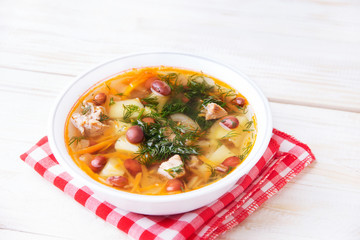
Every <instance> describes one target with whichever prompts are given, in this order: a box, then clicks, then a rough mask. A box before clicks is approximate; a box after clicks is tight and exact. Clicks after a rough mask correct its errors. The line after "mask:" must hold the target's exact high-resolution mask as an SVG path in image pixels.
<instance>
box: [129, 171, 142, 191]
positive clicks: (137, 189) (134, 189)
mask: <svg viewBox="0 0 360 240" xmlns="http://www.w3.org/2000/svg"><path fill="white" fill-rule="evenodd" d="M141 177H142V173H141V172H140V173H138V174H136V177H135V181H134V186H133V188H132V189H131V192H135V191H136V192H138V191H139V185H140V181H141Z"/></svg>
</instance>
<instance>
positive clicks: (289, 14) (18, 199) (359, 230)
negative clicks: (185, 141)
mask: <svg viewBox="0 0 360 240" xmlns="http://www.w3.org/2000/svg"><path fill="white" fill-rule="evenodd" d="M156 50H161V51H185V52H191V53H195V54H200V55H206V56H210V57H213V58H217V59H220V60H222V61H224V62H226V63H230V64H232V65H234V66H235V67H238V68H239V69H240V70H241V71H243V72H244V73H246V74H247V75H249V76H250V77H251V78H252V79H253V80H254V81H255V82H256V83H257V84H258V85H259V86H260V87H261V89H262V90H263V91H264V92H265V94H266V96H267V97H268V98H269V100H270V101H271V107H272V111H273V115H274V124H275V127H276V128H278V129H280V130H283V131H286V132H288V133H289V134H292V135H294V136H296V137H297V138H298V139H299V140H301V141H303V142H305V143H307V144H308V145H309V146H310V147H311V149H312V150H313V152H314V154H315V155H316V157H317V161H316V162H315V163H314V164H312V165H311V166H309V167H308V168H307V169H305V170H304V171H303V172H302V173H301V174H300V175H298V176H297V177H296V178H295V179H294V180H292V181H291V182H290V183H289V184H287V185H286V187H285V188H284V189H283V190H281V191H280V192H279V193H278V194H277V195H276V196H274V197H273V198H272V199H270V200H269V201H267V202H266V203H265V204H264V205H263V206H262V207H261V208H260V209H259V210H257V211H256V212H255V213H254V214H253V215H251V216H250V217H249V218H248V219H246V220H245V221H244V222H243V223H242V224H240V225H239V226H237V227H236V228H234V229H233V230H231V231H229V232H227V233H225V234H223V235H222V236H220V237H219V239H247V240H254V239H269V240H288V239H291V240H292V239H295V240H304V239H326V240H329V239H344V240H349V239H351V240H352V239H354V240H358V239H360V219H359V218H360V150H359V149H360V2H359V1H357V0H352V1H351V0H287V1H286V0H271V1H270V0H259V1H255V0H248V1H236V0H225V1H214V0H212V1H205V0H200V1H199V0H198V1H190V0H185V1H165V0H155V1H145V0H138V1H119V0H118V1H116V0H102V1H100V0H98V1H95V0H94V1H92V0H79V1H60V0H54V1H46V0H32V1H26V0H1V1H0V109H1V118H0V119H1V120H0V121H1V124H0V132H1V135H0V153H1V157H0V166H1V167H0V239H40V240H50V239H51V240H52V239H89V240H90V239H128V237H127V236H126V235H125V234H123V233H122V232H120V231H119V230H118V229H116V228H114V227H113V226H111V225H109V224H107V223H105V222H104V221H103V220H101V219H100V218H97V217H95V216H94V214H93V213H91V212H89V211H87V210H86V209H85V208H83V207H82V206H80V205H79V204H77V203H76V202H75V201H74V200H72V199H71V198H69V197H68V196H66V195H65V194H63V193H62V192H61V191H59V190H58V189H56V188H55V187H53V186H51V184H50V183H48V182H46V181H45V180H44V179H42V178H41V177H40V176H39V175H38V174H36V173H35V172H34V171H33V170H32V169H31V168H29V167H28V166H27V165H26V164H24V163H23V162H22V161H21V160H20V159H19V155H20V154H21V153H23V152H24V151H26V150H27V149H28V148H29V147H30V146H32V145H33V144H34V143H35V142H36V141H37V140H39V139H40V138H41V137H42V136H44V135H46V125H47V117H48V113H49V110H50V109H51V107H52V105H53V103H54V101H55V98H56V96H57V95H58V94H59V93H60V92H61V91H62V90H63V89H64V87H65V86H66V85H67V84H69V83H70V82H71V81H72V80H73V79H74V77H75V76H76V75H78V74H80V73H81V72H83V71H85V70H87V69H89V68H90V67H92V66H93V65H94V64H97V63H100V62H102V61H105V60H108V59H109V58H113V57H116V56H118V55H121V54H128V53H132V52H139V51H156Z"/></svg>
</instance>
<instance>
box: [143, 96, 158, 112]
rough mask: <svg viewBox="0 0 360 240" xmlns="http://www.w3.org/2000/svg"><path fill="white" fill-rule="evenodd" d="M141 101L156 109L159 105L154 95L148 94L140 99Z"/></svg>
mask: <svg viewBox="0 0 360 240" xmlns="http://www.w3.org/2000/svg"><path fill="white" fill-rule="evenodd" d="M141 100H142V101H143V103H144V104H145V105H146V106H147V107H149V108H152V109H154V110H156V108H157V106H158V105H159V102H158V98H157V97H156V96H151V95H149V96H148V97H146V98H143V99H141Z"/></svg>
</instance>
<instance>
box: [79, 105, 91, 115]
mask: <svg viewBox="0 0 360 240" xmlns="http://www.w3.org/2000/svg"><path fill="white" fill-rule="evenodd" d="M90 109H91V106H90V105H87V106H86V107H84V108H83V110H82V111H81V114H82V115H86V114H87V113H88V112H89V111H90Z"/></svg>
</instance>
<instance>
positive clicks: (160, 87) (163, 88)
mask: <svg viewBox="0 0 360 240" xmlns="http://www.w3.org/2000/svg"><path fill="white" fill-rule="evenodd" d="M151 90H153V91H155V92H157V93H159V94H161V95H163V96H168V95H170V93H171V88H170V86H169V85H167V84H166V82H163V81H160V80H155V81H154V82H153V83H152V84H151Z"/></svg>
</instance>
